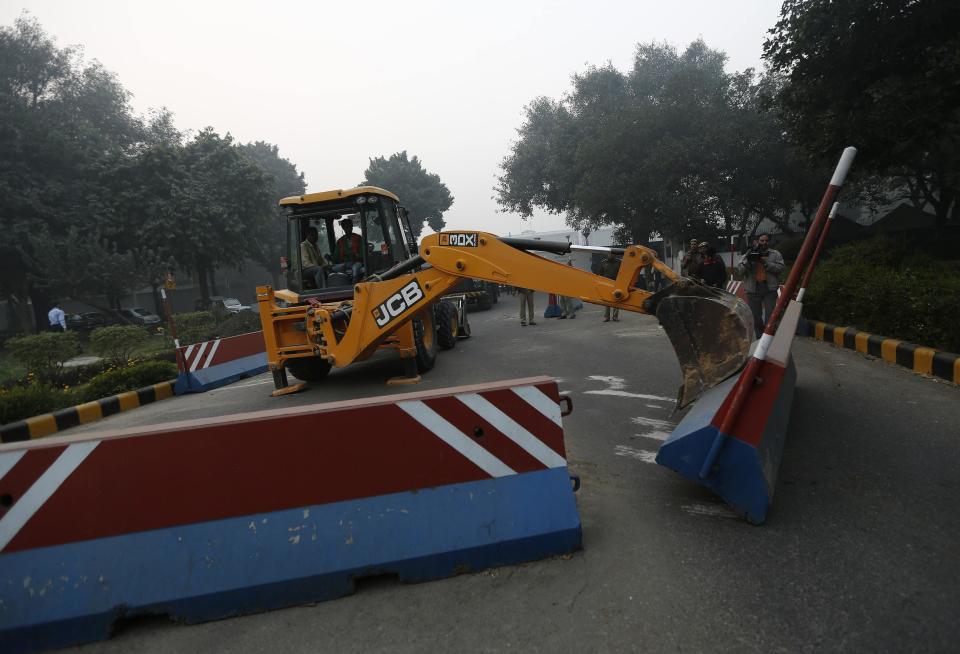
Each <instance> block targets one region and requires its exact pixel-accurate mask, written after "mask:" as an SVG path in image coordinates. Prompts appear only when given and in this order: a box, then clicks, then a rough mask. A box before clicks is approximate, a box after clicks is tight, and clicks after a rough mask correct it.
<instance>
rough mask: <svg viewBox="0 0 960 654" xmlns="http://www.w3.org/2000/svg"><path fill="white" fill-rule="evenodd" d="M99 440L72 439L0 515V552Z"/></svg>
mask: <svg viewBox="0 0 960 654" xmlns="http://www.w3.org/2000/svg"><path fill="white" fill-rule="evenodd" d="M99 444H100V441H88V442H86V443H74V444H73V445H71V446H70V447H68V448H67V449H66V450H64V451H63V454H61V455H60V456H58V457H57V460H56V461H54V462H53V464H52V465H51V466H50V467H49V468H47V469H46V470H45V471H44V473H43V474H42V475H40V478H39V479H37V480H36V481H35V482H33V485H32V486H31V487H30V489H29V490H28V491H27V492H26V493H24V494H23V497H21V498H20V499H19V500H17V501H16V503H15V504H14V505H13V506H12V507H10V510H9V511H7V514H6V515H5V516H3V518H0V552H2V551H3V549H4V548H5V547H6V546H7V545H8V544H9V543H10V541H11V540H13V538H14V537H15V536H16V535H17V534H18V533H20V530H21V529H22V528H23V525H25V524H27V521H28V520H29V519H30V518H32V517H33V514H35V513H36V512H37V511H38V510H39V509H40V507H41V506H43V504H44V502H46V501H47V500H48V499H50V496H51V495H53V494H54V493H55V492H57V489H58V488H60V485H61V484H62V483H63V482H64V480H66V478H67V477H69V476H70V475H71V474H72V473H73V471H74V470H76V469H77V466H79V465H80V464H81V463H83V460H84V459H86V458H87V456H88V455H89V454H90V453H91V452H93V450H94V448H95V447H96V446H97V445H99Z"/></svg>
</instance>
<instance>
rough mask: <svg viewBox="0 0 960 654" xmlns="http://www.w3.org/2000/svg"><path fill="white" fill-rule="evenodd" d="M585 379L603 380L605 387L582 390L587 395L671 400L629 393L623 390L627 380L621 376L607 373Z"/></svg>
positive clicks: (670, 400) (658, 396)
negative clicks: (595, 389)
mask: <svg viewBox="0 0 960 654" xmlns="http://www.w3.org/2000/svg"><path fill="white" fill-rule="evenodd" d="M587 379H590V380H593V381H598V382H603V383H605V384H606V385H607V388H604V389H603V390H599V391H584V393H585V394H587V395H613V396H615V397H635V398H637V399H640V400H657V401H659V402H673V401H674V398H672V397H663V396H662V395H647V394H645V393H630V392H627V391H625V390H623V389H624V388H626V386H627V382H626V380H625V379H624V378H623V377H613V376H608V375H590V376H589V377H587Z"/></svg>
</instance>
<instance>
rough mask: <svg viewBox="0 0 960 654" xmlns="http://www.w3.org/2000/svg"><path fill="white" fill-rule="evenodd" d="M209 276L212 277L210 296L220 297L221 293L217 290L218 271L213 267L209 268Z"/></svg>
mask: <svg viewBox="0 0 960 654" xmlns="http://www.w3.org/2000/svg"><path fill="white" fill-rule="evenodd" d="M207 274H208V275H210V294H211V295H220V291H219V290H218V289H217V275H216V269H215V268H213V267H210V268H207Z"/></svg>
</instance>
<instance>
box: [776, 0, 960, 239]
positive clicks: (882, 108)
mask: <svg viewBox="0 0 960 654" xmlns="http://www.w3.org/2000/svg"><path fill="white" fill-rule="evenodd" d="M958 25H960V3H957V2H956V0H924V1H923V2H903V1H902V0H881V1H877V0H845V1H844V2H836V1H834V0H787V1H786V2H784V3H783V6H782V9H781V12H780V20H779V21H778V22H777V24H776V26H775V27H774V28H773V29H772V30H771V31H770V34H771V36H770V38H769V39H767V41H766V43H765V44H764V58H765V59H766V61H767V63H768V64H769V65H770V68H771V71H772V73H773V75H774V76H775V77H776V78H777V79H778V88H777V89H776V90H775V92H774V93H773V94H772V105H773V106H774V107H775V108H776V110H777V112H778V114H779V115H780V116H781V117H782V118H783V120H784V121H785V123H786V125H787V127H788V128H789V131H790V133H791V135H792V136H793V138H794V139H795V141H796V142H798V143H801V144H802V145H803V147H805V148H806V150H807V152H808V153H809V154H810V155H811V156H812V157H819V158H824V157H825V158H827V159H829V160H831V161H836V159H837V157H838V156H839V154H840V148H841V147H842V146H844V145H855V146H857V147H858V148H859V154H858V155H857V162H856V165H855V167H854V171H855V172H857V171H863V172H869V173H875V174H882V175H889V176H893V177H894V178H895V179H896V180H897V181H898V182H899V183H900V184H902V185H903V186H904V187H905V188H906V195H907V197H910V198H911V199H912V200H913V201H914V204H927V203H929V204H931V205H933V206H934V208H935V209H936V212H937V216H938V225H940V226H942V224H943V223H944V222H945V221H946V220H947V218H948V216H950V214H951V213H952V214H953V219H956V218H957V217H960V211H958V210H957V208H956V207H957V199H958V195H960V177H958V176H957V171H958V170H960V148H957V146H956V143H957V139H958V138H960V113H958V112H957V107H958V106H960V84H958V83H957V80H958V79H960V56H958V53H960V30H958V29H957V26H958Z"/></svg>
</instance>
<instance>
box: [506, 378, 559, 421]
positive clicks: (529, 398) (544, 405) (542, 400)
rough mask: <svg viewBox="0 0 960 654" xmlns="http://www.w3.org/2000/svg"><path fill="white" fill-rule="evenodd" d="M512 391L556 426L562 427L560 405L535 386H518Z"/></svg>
mask: <svg viewBox="0 0 960 654" xmlns="http://www.w3.org/2000/svg"><path fill="white" fill-rule="evenodd" d="M513 392H514V393H516V394H517V395H519V396H520V397H521V398H523V399H524V400H525V401H526V402H527V404H529V405H530V406H532V407H533V408H534V409H536V410H537V411H539V412H540V413H542V414H543V415H545V416H546V417H547V418H549V419H550V420H552V421H553V422H554V423H555V424H556V425H557V427H563V420H561V419H560V405H559V404H557V403H556V402H554V401H553V400H551V399H550V397H549V396H548V395H547V394H546V393H544V392H543V391H541V390H540V389H539V388H537V387H536V386H519V387H517V388H514V389H513Z"/></svg>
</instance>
